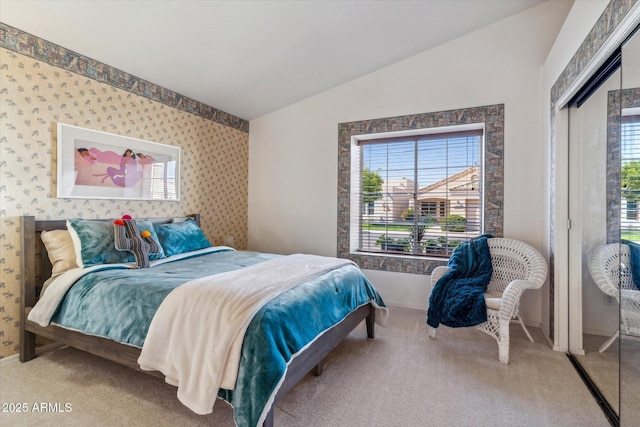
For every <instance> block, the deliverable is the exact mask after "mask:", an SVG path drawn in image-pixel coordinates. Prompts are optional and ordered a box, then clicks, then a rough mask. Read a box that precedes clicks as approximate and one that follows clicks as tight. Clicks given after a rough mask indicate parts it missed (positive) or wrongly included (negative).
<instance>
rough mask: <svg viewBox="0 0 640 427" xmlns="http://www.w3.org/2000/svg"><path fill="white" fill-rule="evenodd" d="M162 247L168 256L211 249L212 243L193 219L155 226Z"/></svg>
mask: <svg viewBox="0 0 640 427" xmlns="http://www.w3.org/2000/svg"><path fill="white" fill-rule="evenodd" d="M155 228H156V233H157V235H158V239H159V240H160V245H161V246H162V248H163V249H164V253H165V255H166V256H171V255H176V254H182V253H185V252H191V251H197V250H198V249H204V248H210V247H211V243H209V241H208V240H207V238H206V237H205V236H204V233H202V230H201V229H200V227H198V224H196V222H195V221H194V219H193V218H187V219H186V220H184V221H182V222H172V223H170V224H157V225H156V226H155Z"/></svg>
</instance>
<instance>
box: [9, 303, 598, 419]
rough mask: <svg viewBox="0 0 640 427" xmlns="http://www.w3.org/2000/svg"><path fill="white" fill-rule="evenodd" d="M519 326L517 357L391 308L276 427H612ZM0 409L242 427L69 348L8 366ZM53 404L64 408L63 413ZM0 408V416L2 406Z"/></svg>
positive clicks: (297, 392)
mask: <svg viewBox="0 0 640 427" xmlns="http://www.w3.org/2000/svg"><path fill="white" fill-rule="evenodd" d="M532 332H533V334H534V338H535V339H536V342H535V343H531V342H529V341H528V340H527V339H526V337H525V335H524V333H523V332H522V331H521V329H520V328H519V326H518V325H515V324H513V325H512V326H511V335H512V336H511V361H510V364H509V365H508V366H502V365H500V364H499V363H498V354H497V352H498V349H497V345H496V343H495V341H493V339H491V338H490V337H489V336H488V335H485V334H484V333H482V332H480V331H477V330H474V329H449V328H446V327H442V328H439V329H438V337H437V339H436V340H432V339H430V338H428V336H427V326H426V324H425V312H424V311H419V310H410V309H402V308H391V313H390V319H389V324H388V326H387V327H386V328H381V327H378V328H377V330H376V338H375V339H373V340H370V339H367V338H366V331H365V328H364V325H360V326H359V327H358V328H356V330H355V331H354V332H353V333H352V334H351V335H350V336H349V337H348V338H347V339H346V340H345V341H344V342H343V343H341V344H340V345H339V346H338V348H336V349H335V350H334V351H333V352H332V353H331V354H330V355H329V357H328V358H327V361H326V365H325V370H324V373H323V374H322V376H320V377H313V376H311V375H308V376H307V377H305V378H304V379H303V380H302V382H301V383H300V384H298V385H297V386H296V387H295V388H294V389H293V390H292V391H291V392H290V393H289V394H288V395H287V396H286V397H285V399H284V400H282V401H281V402H280V403H279V404H278V405H277V407H276V411H275V424H276V426H296V427H297V426H352V427H354V426H607V425H608V422H607V421H606V418H605V417H604V415H603V414H602V413H601V411H600V409H599V408H598V406H597V404H596V403H595V401H594V399H593V398H592V397H591V395H590V394H589V392H588V391H587V389H586V387H585V386H584V385H583V383H582V381H581V380H580V378H579V377H578V375H577V374H576V372H575V371H574V369H573V367H572V366H571V364H570V362H569V361H568V360H567V358H566V356H565V355H564V354H562V353H558V352H554V351H552V350H550V349H549V347H548V345H547V344H546V343H545V342H544V339H543V337H542V336H541V334H540V333H539V331H532ZM0 401H1V402H2V404H3V408H4V405H5V404H8V403H21V402H25V403H27V405H28V406H29V407H31V406H32V405H33V404H34V403H40V402H44V403H54V404H55V403H58V404H59V405H58V406H60V407H61V408H63V410H64V405H65V404H69V405H70V407H71V411H70V412H56V413H51V412H45V413H42V412H32V411H31V410H30V411H29V412H27V413H6V412H0V425H2V426H54V425H55V426H133V425H135V426H176V425H179V426H199V425H213V426H233V425H234V422H233V418H232V410H231V408H230V407H229V406H228V405H226V404H225V403H224V402H222V401H220V400H219V401H218V402H217V403H216V406H215V407H214V411H213V414H211V415H207V416H198V415H195V414H194V413H192V412H191V411H189V410H188V409H187V408H185V407H184V406H182V404H181V403H180V402H179V401H178V400H177V398H176V390H175V389H174V388H173V387H171V386H169V385H167V384H165V383H164V382H163V381H162V380H160V379H157V378H154V377H150V376H147V375H145V374H143V373H139V372H136V371H133V370H131V369H128V368H125V367H121V366H119V365H117V364H114V363H111V362H107V361H105V360H102V359H99V358H96V357H94V356H91V355H88V354H85V353H82V352H80V351H77V350H74V349H71V348H62V349H57V350H54V351H50V352H47V353H45V354H43V355H41V356H40V357H38V358H37V359H35V360H33V361H31V362H28V363H20V362H15V363H9V364H6V365H4V366H2V367H0ZM54 406H55V405H54ZM0 409H1V408H0Z"/></svg>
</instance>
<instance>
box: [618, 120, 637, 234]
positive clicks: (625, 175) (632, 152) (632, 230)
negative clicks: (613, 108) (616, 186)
mask: <svg viewBox="0 0 640 427" xmlns="http://www.w3.org/2000/svg"><path fill="white" fill-rule="evenodd" d="M620 131H621V132H620V137H621V141H620V142H621V147H622V149H621V153H620V154H621V161H622V174H621V179H622V209H621V216H622V217H621V221H620V226H621V227H620V228H621V229H620V233H621V238H622V239H625V240H631V241H635V242H640V215H638V202H640V115H633V116H623V117H622V123H621V129H620Z"/></svg>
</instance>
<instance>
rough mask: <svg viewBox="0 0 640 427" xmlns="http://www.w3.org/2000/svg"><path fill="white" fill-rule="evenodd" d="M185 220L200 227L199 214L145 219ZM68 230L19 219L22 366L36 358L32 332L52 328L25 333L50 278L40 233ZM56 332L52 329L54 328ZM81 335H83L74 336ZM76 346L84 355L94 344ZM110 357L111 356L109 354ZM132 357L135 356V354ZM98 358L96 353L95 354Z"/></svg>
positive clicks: (49, 222) (132, 361)
mask: <svg viewBox="0 0 640 427" xmlns="http://www.w3.org/2000/svg"><path fill="white" fill-rule="evenodd" d="M188 217H191V218H194V219H195V221H196V223H197V224H198V225H200V214H192V215H188V216H186V217H175V218H147V219H148V220H149V221H151V223H152V224H168V223H171V222H176V221H181V220H184V219H186V218H188ZM115 219H116V218H113V219H100V220H99V221H110V222H112V221H114V220H115ZM66 229H67V221H66V220H42V221H36V219H35V217H33V216H23V217H22V218H21V232H22V239H21V242H22V247H21V250H22V252H21V257H20V281H21V283H20V292H21V297H22V299H21V303H20V335H21V340H20V341H21V342H20V360H21V361H23V362H25V361H27V360H31V359H33V358H34V357H35V344H36V342H35V340H36V336H35V334H34V333H33V332H32V331H33V330H34V328H36V329H38V331H40V330H42V331H44V330H46V329H51V328H39V327H38V326H37V325H35V324H33V325H31V326H30V328H31V332H29V331H27V329H26V328H27V326H26V325H27V316H28V315H29V311H31V308H32V307H33V306H34V305H35V303H36V301H37V300H38V297H39V296H40V292H41V291H42V284H43V283H44V282H45V280H46V279H48V278H49V277H50V276H51V268H52V266H51V262H50V261H49V255H48V254H47V250H46V248H45V246H44V244H43V243H42V239H41V238H40V236H41V233H42V232H43V231H50V230H66ZM32 323H33V322H32ZM54 329H55V328H54ZM42 335H43V336H45V337H46V338H49V339H52V340H54V341H58V340H60V341H61V342H64V341H63V340H61V339H60V337H61V336H62V335H60V334H57V333H56V332H55V331H54V332H51V333H49V334H44V333H43V334H42ZM77 335H82V334H77ZM99 340H103V341H108V340H106V339H99ZM70 342H71V341H70ZM74 342H75V346H77V347H78V348H81V349H83V350H85V351H89V352H92V350H91V348H93V344H91V345H89V346H86V345H83V344H82V343H81V341H78V340H76V341H74ZM111 353H113V354H111ZM125 353H127V352H126V351H125V352H124V353H123V351H122V350H121V349H116V350H113V351H112V352H110V351H107V355H106V356H105V355H104V354H103V353H100V354H103V357H107V358H110V359H111V360H116V361H117V359H118V357H122V355H123V354H125ZM134 353H135V352H134ZM96 354H97V353H96ZM136 358H137V357H136V356H135V354H133V353H132V354H129V358H128V359H127V360H128V361H129V363H128V366H133V367H134V368H136V369H138V368H137V364H136V362H135V360H136Z"/></svg>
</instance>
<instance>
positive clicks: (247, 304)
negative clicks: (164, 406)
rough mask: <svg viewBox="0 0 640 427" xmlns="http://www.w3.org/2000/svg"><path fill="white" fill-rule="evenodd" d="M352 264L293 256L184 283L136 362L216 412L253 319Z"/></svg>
mask: <svg viewBox="0 0 640 427" xmlns="http://www.w3.org/2000/svg"><path fill="white" fill-rule="evenodd" d="M348 264H353V263H352V262H351V261H349V260H345V259H338V258H329V257H321V256H314V255H301V254H297V255H290V256H284V257H279V258H275V259H272V260H269V261H265V262H262V263H259V264H255V265H252V266H249V267H246V268H243V269H240V270H235V271H230V272H228V273H222V274H216V275H213V276H209V277H204V278H201V279H197V280H193V281H191V282H188V283H185V284H183V285H181V286H179V287H177V288H176V289H174V290H173V291H171V293H169V295H168V296H167V297H166V298H165V300H164V301H163V302H162V304H161V305H160V307H159V309H158V311H157V313H156V315H155V316H154V318H153V320H152V321H151V326H150V327H149V332H148V334H147V337H146V339H145V342H144V345H143V347H142V352H141V354H140V358H139V359H138V363H139V364H140V367H141V368H142V369H144V370H157V371H160V372H162V373H163V374H164V375H165V376H166V381H167V382H168V383H169V384H172V385H174V386H177V387H178V399H179V400H180V401H181V402H182V403H183V404H184V405H185V406H187V407H188V408H189V409H191V410H192V411H194V412H196V413H197V414H201V415H204V414H209V413H211V412H212V410H213V405H214V403H215V401H216V397H217V394H218V389H219V388H225V389H228V390H233V389H234V388H235V384H236V378H237V375H238V367H239V364H240V352H241V349H242V342H243V340H244V335H245V332H246V329H247V327H248V326H249V323H250V322H251V319H253V316H254V315H255V314H256V313H257V312H258V311H259V310H260V308H262V307H263V306H264V305H265V304H266V303H267V302H269V300H271V299H272V298H274V297H276V296H277V295H278V294H280V293H282V292H284V291H286V290H288V289H291V288H293V287H295V286H296V285H298V284H301V283H304V282H306V281H309V280H311V279H313V278H314V277H318V276H320V275H322V274H324V273H327V272H329V271H331V270H335V269H337V268H339V267H342V266H344V265H348Z"/></svg>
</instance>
